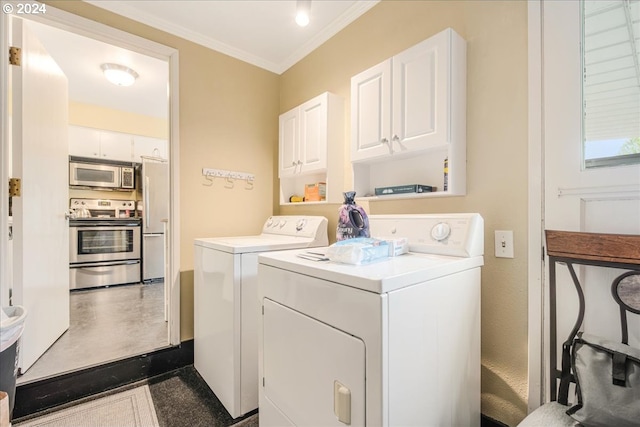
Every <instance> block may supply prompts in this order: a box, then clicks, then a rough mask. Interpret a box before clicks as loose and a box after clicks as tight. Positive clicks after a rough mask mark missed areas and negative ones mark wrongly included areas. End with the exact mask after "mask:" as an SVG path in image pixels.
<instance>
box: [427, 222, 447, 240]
mask: <svg viewBox="0 0 640 427" xmlns="http://www.w3.org/2000/svg"><path fill="white" fill-rule="evenodd" d="M450 234H451V227H450V226H449V224H447V223H446V222H439V223H437V224H436V225H434V226H433V228H432V229H431V237H432V238H433V239H434V240H437V241H438V242H441V241H443V240H444V239H446V238H447V237H449V235H450Z"/></svg>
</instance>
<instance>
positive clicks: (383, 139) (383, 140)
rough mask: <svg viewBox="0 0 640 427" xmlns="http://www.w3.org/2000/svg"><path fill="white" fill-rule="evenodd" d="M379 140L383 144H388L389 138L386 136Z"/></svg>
mask: <svg viewBox="0 0 640 427" xmlns="http://www.w3.org/2000/svg"><path fill="white" fill-rule="evenodd" d="M380 142H382V143H383V144H388V143H389V140H388V139H387V138H382V139H381V140H380Z"/></svg>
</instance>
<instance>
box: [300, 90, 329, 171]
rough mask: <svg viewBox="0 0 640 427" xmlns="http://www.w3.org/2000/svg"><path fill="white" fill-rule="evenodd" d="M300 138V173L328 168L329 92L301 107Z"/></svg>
mask: <svg viewBox="0 0 640 427" xmlns="http://www.w3.org/2000/svg"><path fill="white" fill-rule="evenodd" d="M299 117H300V138H299V143H298V158H299V160H300V162H301V164H300V169H299V171H298V172H299V173H309V172H319V171H324V170H326V169H327V94H324V95H320V96H318V97H316V98H313V99H312V100H310V101H307V102H305V103H304V104H302V105H301V106H300V107H299Z"/></svg>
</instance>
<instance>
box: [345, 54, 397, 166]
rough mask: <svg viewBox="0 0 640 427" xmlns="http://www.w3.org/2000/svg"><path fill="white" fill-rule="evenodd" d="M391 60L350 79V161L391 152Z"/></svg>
mask: <svg viewBox="0 0 640 427" xmlns="http://www.w3.org/2000/svg"><path fill="white" fill-rule="evenodd" d="M390 135H391V60H390V59H388V60H386V61H384V62H381V63H380V64H378V65H376V66H374V67H371V68H369V69H368V70H366V71H363V72H362V73H360V74H358V75H357V76H355V77H353V78H352V79H351V144H352V145H351V160H352V161H357V160H363V159H370V158H376V157H381V156H386V155H387V154H390V153H391V146H390V145H389V140H390Z"/></svg>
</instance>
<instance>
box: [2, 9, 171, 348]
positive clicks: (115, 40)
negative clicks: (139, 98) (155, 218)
mask: <svg viewBox="0 0 640 427" xmlns="http://www.w3.org/2000/svg"><path fill="white" fill-rule="evenodd" d="M3 3H4V2H3ZM7 16H8V15H5V14H3V16H2V24H3V25H2V27H3V34H4V32H6V31H7V30H6V28H7V25H5V23H6V21H8V19H7ZM21 18H26V19H30V20H34V21H37V22H40V23H43V24H46V25H50V26H53V27H56V28H60V29H64V30H67V31H70V32H73V33H75V34H80V35H83V36H87V37H91V38H93V39H96V40H100V41H102V42H105V43H109V44H112V45H115V46H119V47H122V48H125V49H129V50H132V51H135V52H138V53H141V54H144V55H147V56H152V57H154V58H158V59H161V60H165V61H168V62H169V90H170V94H171V96H170V100H169V124H170V140H169V147H170V153H171V156H170V159H169V164H170V170H171V176H170V181H171V183H170V195H171V200H170V212H171V216H170V222H169V224H168V236H167V238H168V241H169V278H168V279H169V280H170V284H169V285H170V292H169V295H170V296H169V310H170V311H169V313H170V314H169V319H170V322H169V342H170V344H171V345H178V344H180V209H179V206H180V190H179V189H180V162H179V160H180V159H179V153H180V143H179V126H178V125H179V117H180V115H179V92H178V83H179V80H178V68H179V57H178V51H177V50H176V49H174V48H171V47H168V46H165V45H162V44H160V43H156V42H154V41H151V40H147V39H144V38H142V37H139V36H136V35H134V34H130V33H127V32H124V31H122V30H118V29H116V28H112V27H109V26H107V25H104V24H101V23H98V22H95V21H91V20H89V19H86V18H83V17H80V16H77V15H74V14H71V13H69V12H65V11H63V10H60V9H56V8H55V7H53V6H50V5H47V11H46V14H41V15H23V16H21ZM7 43H8V39H7V37H5V36H3V38H2V46H3V48H6V46H7ZM5 56H6V55H2V57H3V59H2V62H1V63H0V66H3V67H4V66H5V65H4V64H6V62H7V60H6V58H5ZM7 66H8V65H7ZM4 69H5V68H3V70H4ZM5 74H6V73H4V72H3V73H2V80H1V84H2V85H3V86H2V89H3V90H2V93H3V94H6V93H8V91H7V89H8V86H7V82H6V77H5ZM1 108H2V110H1V111H0V114H1V115H2V124H3V126H2V128H3V129H6V126H5V123H6V121H7V120H8V109H7V108H8V107H7V105H6V100H5V98H4V97H3V98H2V104H1ZM8 146H9V139H8V136H7V135H6V131H3V132H2V153H3V159H5V158H6V157H5V150H7V149H8ZM1 167H2V170H1V173H2V175H1V176H0V179H3V181H4V182H5V183H6V182H7V180H6V178H5V177H6V172H7V171H6V167H7V166H6V165H5V164H4V162H3V164H2V165H1ZM0 187H2V190H1V191H2V192H1V193H0V196H1V197H2V201H1V202H0V207H2V208H4V206H5V203H7V202H6V200H7V189H6V188H5V187H7V186H6V185H3V186H0ZM4 212H5V211H4V210H3V211H2V218H0V227H3V228H4V229H6V223H7V219H6V216H5V215H4ZM3 236H6V234H3ZM0 241H1V242H0V249H2V250H3V252H2V253H3V254H4V253H5V252H4V249H5V245H6V237H3V238H2V239H0ZM0 258H3V259H4V257H0ZM0 262H3V261H0ZM0 265H1V264H0ZM0 274H1V276H0V278H1V279H2V280H3V282H4V283H6V282H5V281H6V278H5V275H6V273H5V268H2V273H0Z"/></svg>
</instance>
